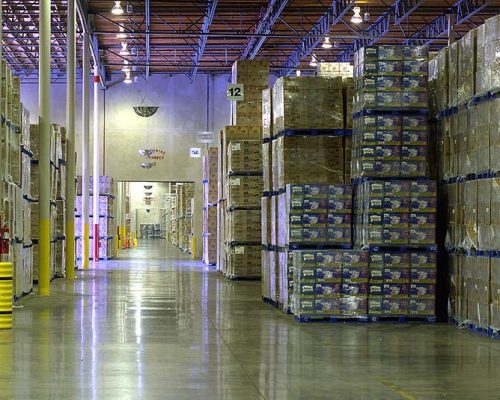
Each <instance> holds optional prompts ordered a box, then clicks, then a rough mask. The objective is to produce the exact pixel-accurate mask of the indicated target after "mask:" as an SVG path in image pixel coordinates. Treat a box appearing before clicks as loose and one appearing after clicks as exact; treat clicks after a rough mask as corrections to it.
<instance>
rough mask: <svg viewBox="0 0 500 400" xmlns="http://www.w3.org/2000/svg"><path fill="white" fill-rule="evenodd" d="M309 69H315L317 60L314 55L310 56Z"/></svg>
mask: <svg viewBox="0 0 500 400" xmlns="http://www.w3.org/2000/svg"><path fill="white" fill-rule="evenodd" d="M309 65H310V66H311V67H317V66H318V58H317V57H316V55H315V54H313V55H312V56H311V62H310V63H309Z"/></svg>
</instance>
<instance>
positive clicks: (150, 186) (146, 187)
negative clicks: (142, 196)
mask: <svg viewBox="0 0 500 400" xmlns="http://www.w3.org/2000/svg"><path fill="white" fill-rule="evenodd" d="M152 188H153V185H144V189H146V190H151V189H152Z"/></svg>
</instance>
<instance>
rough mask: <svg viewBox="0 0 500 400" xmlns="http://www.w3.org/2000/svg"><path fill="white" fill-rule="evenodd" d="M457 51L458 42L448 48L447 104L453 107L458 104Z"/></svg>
mask: <svg viewBox="0 0 500 400" xmlns="http://www.w3.org/2000/svg"><path fill="white" fill-rule="evenodd" d="M458 49H459V42H454V43H452V44H451V46H450V47H449V48H448V102H449V106H450V107H453V106H456V105H457V104H458V52H459V51H458Z"/></svg>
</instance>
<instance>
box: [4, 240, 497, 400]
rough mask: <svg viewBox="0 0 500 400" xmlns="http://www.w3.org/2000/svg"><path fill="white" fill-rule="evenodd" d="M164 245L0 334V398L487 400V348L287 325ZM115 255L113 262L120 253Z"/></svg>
mask: <svg viewBox="0 0 500 400" xmlns="http://www.w3.org/2000/svg"><path fill="white" fill-rule="evenodd" d="M166 247H167V246H166V245H165V242H164V241H156V242H149V243H144V242H142V243H141V246H140V248H139V249H137V250H131V251H129V253H128V254H129V257H130V258H129V259H122V260H116V261H110V262H101V263H99V265H98V266H97V267H96V269H94V270H90V271H88V272H86V273H82V272H79V273H78V279H77V280H76V281H75V282H74V283H69V282H66V281H64V280H57V281H55V282H54V283H53V285H52V297H50V298H39V297H37V296H36V295H30V296H28V297H27V298H24V299H22V300H21V301H20V302H19V303H18V306H20V308H16V310H15V328H14V329H13V330H12V331H0V399H57V400H62V399H113V400H114V399H120V400H124V399H162V400H163V399H175V400H184V399H189V400H193V399H204V400H209V399H210V400H211V399H217V400H219V399H228V400H240V399H245V400H257V399H301V400H302V399H304V400H312V399H384V400H386V399H406V400H410V399H500V341H492V340H490V339H488V338H484V337H481V336H478V335H475V334H471V333H469V332H467V331H462V330H458V329H456V328H454V327H451V326H448V325H445V324H442V325H441V324H437V325H418V324H381V325H377V324H369V325H368V324H299V323H296V322H294V321H293V320H292V319H291V318H290V316H286V315H283V314H281V313H280V312H279V311H278V310H276V309H273V308H271V307H270V306H269V305H266V304H264V303H262V301H261V300H260V287H259V283H258V282H231V281H227V280H224V279H223V278H222V277H221V276H220V275H218V274H217V273H216V272H207V271H206V269H205V268H204V266H202V264H201V263H198V262H193V261H191V260H189V258H187V257H186V256H185V255H184V254H182V253H180V252H179V251H177V250H175V249H173V248H171V247H170V248H168V250H167V249H166ZM125 254H126V253H125Z"/></svg>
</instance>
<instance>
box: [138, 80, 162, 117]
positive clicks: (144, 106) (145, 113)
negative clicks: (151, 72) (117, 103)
mask: <svg viewBox="0 0 500 400" xmlns="http://www.w3.org/2000/svg"><path fill="white" fill-rule="evenodd" d="M146 100H149V104H148V103H147V102H146ZM159 108H160V107H159V106H158V104H156V103H155V102H154V101H153V100H152V99H151V98H150V97H149V96H148V81H147V79H146V85H145V86H144V96H143V98H142V101H141V104H140V105H138V106H134V107H133V109H134V112H135V113H136V114H137V115H138V116H140V117H143V118H149V117H152V116H153V115H155V114H156V112H157V111H158V109H159Z"/></svg>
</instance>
